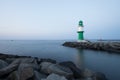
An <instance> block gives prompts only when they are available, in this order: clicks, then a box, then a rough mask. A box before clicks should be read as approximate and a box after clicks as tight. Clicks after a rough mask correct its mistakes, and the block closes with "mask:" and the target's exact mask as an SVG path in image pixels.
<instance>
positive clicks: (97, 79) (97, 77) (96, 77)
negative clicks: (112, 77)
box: [92, 72, 107, 80]
mask: <svg viewBox="0 0 120 80" xmlns="http://www.w3.org/2000/svg"><path fill="white" fill-rule="evenodd" d="M92 78H93V80H107V78H106V77H105V75H104V74H103V73H100V72H96V73H94V74H93V76H92Z"/></svg>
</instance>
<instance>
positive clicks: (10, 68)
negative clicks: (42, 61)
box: [0, 64, 18, 77]
mask: <svg viewBox="0 0 120 80" xmlns="http://www.w3.org/2000/svg"><path fill="white" fill-rule="evenodd" d="M17 67H18V64H14V65H9V66H7V67H4V68H2V69H0V77H3V76H5V75H7V74H9V73H10V72H12V71H14V70H16V69H17Z"/></svg>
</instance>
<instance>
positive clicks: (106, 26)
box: [0, 0, 120, 40]
mask: <svg viewBox="0 0 120 80" xmlns="http://www.w3.org/2000/svg"><path fill="white" fill-rule="evenodd" d="M79 20H83V22H84V30H85V33H84V36H85V39H120V0H0V39H36V40H54V39H55V40H59V39H60V40H62V39H74V40H75V39H77V28H78V22H79Z"/></svg>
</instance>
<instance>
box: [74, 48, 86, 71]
mask: <svg viewBox="0 0 120 80" xmlns="http://www.w3.org/2000/svg"><path fill="white" fill-rule="evenodd" d="M75 60H76V61H75V63H76V65H77V67H79V68H82V69H83V68H84V67H85V64H84V63H85V61H84V60H85V56H84V50H83V49H77V54H76V56H75Z"/></svg>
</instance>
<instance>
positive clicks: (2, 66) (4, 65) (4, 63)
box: [0, 60, 8, 69]
mask: <svg viewBox="0 0 120 80" xmlns="http://www.w3.org/2000/svg"><path fill="white" fill-rule="evenodd" d="M7 66H8V63H7V62H5V61H4V60H0V69H2V68H4V67H7Z"/></svg>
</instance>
